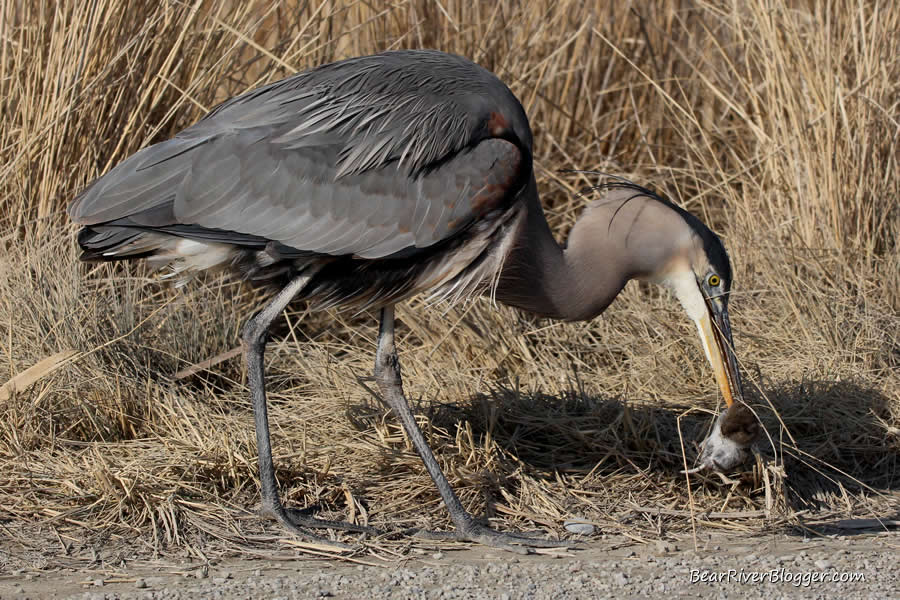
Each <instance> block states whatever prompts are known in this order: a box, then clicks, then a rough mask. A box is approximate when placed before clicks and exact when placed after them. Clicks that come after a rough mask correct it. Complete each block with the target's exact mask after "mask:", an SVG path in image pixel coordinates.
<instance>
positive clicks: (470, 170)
mask: <svg viewBox="0 0 900 600" xmlns="http://www.w3.org/2000/svg"><path fill="white" fill-rule="evenodd" d="M521 111H522V109H521V106H520V105H519V103H518V101H517V100H516V99H515V97H514V96H513V95H512V93H511V92H510V91H509V90H508V89H507V88H506V86H504V85H503V84H502V83H500V82H499V80H497V79H496V77H494V76H493V75H492V74H490V73H489V72H488V71H486V70H484V69H482V68H481V67H478V66H477V65H474V64H473V63H471V62H469V61H466V60H465V59H462V58H459V57H454V56H452V55H446V54H441V53H436V52H421V51H420V52H412V51H408V52H395V53H386V54H382V55H376V56H372V57H361V58H357V59H350V60H347V61H343V62H339V63H333V64H330V65H325V66H322V67H319V68H316V69H312V70H310V71H307V72H304V73H300V74H298V75H296V76H294V77H291V78H288V79H286V80H283V81H280V82H276V83H273V84H270V85H268V86H265V87H263V88H260V89H259V90H254V91H251V92H248V93H246V94H244V95H242V96H238V97H236V98H234V99H232V100H229V101H227V102H226V103H224V104H222V105H221V106H219V107H218V108H216V109H214V110H213V111H212V112H211V113H210V114H209V115H208V116H207V117H205V118H204V119H202V120H201V121H199V122H197V123H196V124H195V125H193V126H191V127H189V128H188V129H186V130H184V131H182V132H181V133H179V134H178V135H177V136H175V137H174V138H172V139H170V140H168V141H165V142H162V143H160V144H156V145H154V146H151V147H148V148H145V149H143V150H141V151H140V152H138V153H136V154H134V155H133V156H131V157H129V158H128V159H126V160H125V161H123V162H122V163H121V164H119V165H117V166H116V167H115V168H113V169H112V170H111V171H110V172H109V173H107V174H106V175H104V176H103V177H101V178H100V179H98V180H97V181H96V182H94V183H93V184H92V185H91V186H90V187H89V188H88V189H87V190H85V191H84V192H83V193H82V194H81V195H80V196H79V197H78V198H76V200H75V201H74V202H73V203H72V204H71V206H70V207H69V214H70V215H71V216H72V218H73V219H74V220H75V221H76V222H79V223H82V224H84V225H96V224H101V223H110V222H112V221H118V222H119V223H120V224H127V226H130V227H141V228H145V229H148V230H156V231H168V232H170V233H174V234H176V235H179V236H183V237H196V238H197V239H204V240H213V241H221V242H223V243H229V244H235V245H242V244H245V245H248V246H259V245H260V244H261V243H265V241H266V240H272V241H274V242H277V243H278V244H280V247H282V248H288V249H292V250H293V251H296V252H298V253H320V254H330V255H346V254H352V255H356V256H359V257H362V258H381V257H386V256H391V255H393V254H396V253H398V252H410V251H416V249H421V248H426V247H429V246H431V245H434V244H435V243H437V242H440V241H442V240H444V239H447V238H448V237H451V236H453V235H455V234H456V233H458V232H459V231H462V230H463V229H465V228H466V227H468V226H469V225H471V224H472V223H473V222H475V221H477V219H479V218H480V217H481V216H483V215H486V214H488V213H490V212H491V211H492V210H494V209H496V208H498V207H500V206H502V205H503V203H504V202H508V201H510V200H511V199H512V198H514V197H515V195H516V193H517V192H518V190H519V189H520V188H521V187H522V186H523V185H524V182H525V181H526V180H527V177H528V176H529V175H530V170H531V133H530V130H529V129H528V123H527V120H526V119H525V116H524V113H523V112H521ZM123 219H124V221H123Z"/></svg>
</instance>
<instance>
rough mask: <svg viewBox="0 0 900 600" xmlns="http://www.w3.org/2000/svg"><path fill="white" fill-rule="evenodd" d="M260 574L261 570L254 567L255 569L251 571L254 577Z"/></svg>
mask: <svg viewBox="0 0 900 600" xmlns="http://www.w3.org/2000/svg"><path fill="white" fill-rule="evenodd" d="M260 575H262V571H261V570H259V569H256V570H255V571H253V576H254V577H259V576H260Z"/></svg>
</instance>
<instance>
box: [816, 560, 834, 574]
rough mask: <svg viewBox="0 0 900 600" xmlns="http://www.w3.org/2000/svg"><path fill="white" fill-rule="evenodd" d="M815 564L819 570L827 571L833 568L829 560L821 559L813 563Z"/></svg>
mask: <svg viewBox="0 0 900 600" xmlns="http://www.w3.org/2000/svg"><path fill="white" fill-rule="evenodd" d="M813 564H815V565H816V567H818V568H819V569H822V570H823V571H824V570H825V569H830V568H831V561H830V560H827V559H824V558H820V559H819V560H817V561H816V562H815V563H813Z"/></svg>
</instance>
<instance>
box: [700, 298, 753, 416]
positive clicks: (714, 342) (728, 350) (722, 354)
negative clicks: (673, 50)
mask: <svg viewBox="0 0 900 600" xmlns="http://www.w3.org/2000/svg"><path fill="white" fill-rule="evenodd" d="M706 308H707V312H706V313H705V314H703V315H702V316H701V317H700V318H699V319H697V329H698V331H699V333H700V340H701V341H702V342H703V350H704V351H705V352H706V358H707V359H709V364H710V365H711V366H712V368H713V373H715V375H716V382H717V383H718V384H719V389H720V390H721V391H722V396H723V397H724V398H725V404H726V405H727V406H728V407H729V408H731V405H732V404H734V402H735V401H736V400H737V401H741V400H743V396H744V394H743V387H742V385H741V373H740V371H739V370H738V364H737V357H735V355H734V343H733V342H732V340H731V322H730V321H729V320H728V308H727V307H726V306H725V305H724V304H723V303H722V302H719V301H718V300H710V299H706Z"/></svg>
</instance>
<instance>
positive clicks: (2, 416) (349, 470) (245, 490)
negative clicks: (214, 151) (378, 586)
mask: <svg viewBox="0 0 900 600" xmlns="http://www.w3.org/2000/svg"><path fill="white" fill-rule="evenodd" d="M606 4H607V3H598V5H596V6H595V5H592V4H591V3H589V2H582V1H581V0H578V1H575V0H546V1H543V0H541V1H535V2H514V1H511V0H510V1H506V0H498V1H496V2H489V3H471V2H457V1H456V0H444V1H441V2H437V1H431V0H429V1H426V0H398V1H397V2H393V3H390V4H387V3H385V4H381V3H378V2H375V3H363V2H358V1H353V0H347V1H346V2H340V1H324V2H321V1H318V0H315V1H313V2H296V1H288V2H284V3H269V2H232V1H230V0H207V1H205V2H195V3H181V2H162V3H137V4H135V3H126V2H122V0H98V1H97V2H94V3H86V2H68V3H65V4H64V5H59V6H54V5H52V4H48V3H45V2H35V1H31V0H20V1H4V2H3V3H2V14H0V19H2V21H0V35H2V39H0V113H2V115H3V128H2V131H0V153H2V161H0V173H2V176H0V246H2V252H3V254H2V256H0V274H2V277H0V315H2V316H0V384H2V383H3V382H5V381H7V380H11V379H13V378H14V377H16V376H20V378H19V379H18V380H17V381H19V382H23V381H25V380H26V379H28V380H34V379H36V383H34V384H33V385H31V386H30V387H28V388H27V389H24V390H17V391H15V392H13V393H8V394H6V395H7V397H6V398H5V399H3V400H0V506H2V507H3V510H2V512H0V529H2V533H0V540H2V543H0V563H2V562H3V561H11V562H13V563H28V562H29V561H31V562H37V563H40V561H45V562H46V561H48V560H49V561H50V562H60V561H64V560H66V559H65V558H64V555H69V556H70V557H71V559H72V560H82V559H84V558H85V557H87V559H90V557H91V552H90V550H91V549H98V550H99V551H102V552H107V551H110V549H116V548H124V549H123V550H122V556H126V555H130V554H131V553H138V554H142V553H143V554H147V553H151V552H164V551H179V552H181V551H184V552H190V553H193V554H195V555H198V554H197V553H206V554H207V555H208V554H209V553H210V552H218V551H232V550H235V549H243V550H244V551H250V549H252V548H261V549H262V548H272V547H274V546H275V545H276V541H277V540H278V536H279V534H280V532H279V531H278V530H277V529H275V528H272V527H271V526H269V525H266V524H264V523H262V522H261V521H259V520H258V519H257V518H256V517H254V516H253V515H252V514H249V513H247V512H244V511H243V510H242V507H248V506H251V507H252V505H253V504H254V503H255V502H256V501H257V498H258V487H257V485H258V483H257V476H256V466H255V457H256V454H255V441H254V439H253V432H252V420H251V415H250V411H249V406H248V403H247V394H246V387H245V384H244V378H243V373H242V367H241V361H240V359H239V358H230V359H227V360H224V361H221V362H219V363H217V364H215V365H212V366H210V367H209V368H207V369H194V371H197V373H196V374H194V375H191V376H188V377H180V378H176V377H175V375H176V374H177V373H179V372H180V371H182V370H183V369H185V368H190V367H191V365H196V364H198V363H201V362H202V361H204V360H207V359H210V358H213V357H216V356H219V355H221V354H222V353H225V352H227V351H229V350H232V349H233V348H234V347H235V346H237V345H238V340H239V336H238V331H239V328H240V326H241V323H242V322H243V320H244V319H245V318H246V316H247V315H248V314H249V312H250V311H251V310H252V307H253V306H254V305H255V304H256V303H258V301H259V298H258V297H257V296H256V295H255V292H253V291H252V290H249V289H247V288H245V287H243V286H241V285H240V284H238V283H235V282H233V281H225V280H220V279H217V278H212V277H211V278H208V279H206V280H203V281H198V282H195V283H194V284H192V285H190V286H188V288H186V289H185V290H183V291H175V290H173V289H171V288H169V287H167V286H166V285H163V284H161V283H160V282H159V280H158V279H157V278H156V276H155V275H153V274H150V273H148V272H147V271H146V270H144V268H142V267H141V266H139V265H138V266H128V265H100V266H96V265H94V266H90V265H81V264H78V263H77V261H76V251H75V248H74V246H75V244H74V240H73V233H74V228H73V227H72V226H71V225H69V224H68V223H67V222H66V219H65V216H64V213H63V209H64V207H65V205H66V203H67V202H68V201H69V200H70V199H71V198H72V197H73V196H74V194H75V193H77V191H78V190H80V189H81V188H82V187H83V186H84V185H85V184H86V183H87V182H88V181H90V180H91V179H92V178H94V177H95V176H97V175H99V174H101V173H103V172H104V171H105V170H106V169H108V168H109V167H110V166H112V165H113V164H115V163H116V162H117V161H119V160H121V159H122V158H124V157H125V156H127V155H128V154H130V153H132V152H134V151H136V150H137V149H139V148H140V147H142V146H144V145H146V144H148V143H150V142H152V141H154V140H159V139H163V138H165V137H167V136H170V135H172V134H173V133H175V132H176V131H178V130H179V129H180V128H183V127H184V126H186V125H188V124H190V123H191V122H192V121H194V120H195V119H197V118H198V117H199V116H200V115H201V114H202V113H203V112H204V110H205V109H208V108H209V107H211V106H213V105H214V104H215V103H217V102H219V101H221V100H223V99H224V98H226V97H228V96H229V95H232V94H235V93H238V92H241V91H243V90H246V89H248V88H250V87H253V86H255V85H257V84H259V83H261V82H265V81H271V80H275V79H278V78H280V77H283V76H285V75H287V74H289V73H291V72H293V71H295V70H299V69H302V68H305V67H307V66H310V65H315V64H319V63H322V62H327V61H330V60H335V59H339V58H342V57H346V56H351V55H358V54H365V53H370V52H374V51H378V50H382V49H386V48H401V47H435V48H440V49H443V50H448V51H452V52H457V53H460V54H463V55H466V56H469V57H471V58H473V59H475V60H477V61H478V62H480V63H482V64H484V65H485V66H487V67H488V68H490V69H492V70H494V71H495V72H496V73H497V74H499V75H500V77H501V78H503V79H504V80H505V81H507V82H508V83H509V84H510V86H511V87H512V89H513V91H514V92H516V94H517V95H518V96H519V97H520V98H521V99H522V101H523V104H524V105H525V107H526V110H527V112H528V114H529V116H530V119H531V123H532V127H533V129H534V131H535V134H536V148H537V151H536V152H537V156H536V168H537V173H538V177H539V185H540V187H541V189H542V190H543V193H544V202H545V206H546V207H547V208H548V218H549V219H550V220H551V224H552V225H553V227H554V228H555V229H556V230H558V231H559V232H560V235H564V234H565V232H566V231H567V230H568V227H569V226H570V225H571V224H572V222H573V221H574V220H575V218H576V217H577V215H578V213H579V211H580V207H581V206H582V203H583V199H579V198H578V197H576V194H575V193H574V192H575V191H577V189H579V188H580V187H581V186H583V185H585V184H586V183H589V181H590V179H589V178H588V177H586V176H582V175H574V174H560V173H559V171H560V170H561V169H599V170H604V171H610V172H614V173H617V174H621V175H624V176H628V177H630V178H633V179H635V180H636V181H638V182H641V183H645V184H649V185H651V186H655V187H656V188H657V189H659V190H660V191H663V192H665V193H667V194H668V195H669V196H670V197H672V198H673V199H674V200H675V201H677V202H679V203H681V204H682V205H684V206H685V207H687V208H688V209H690V210H692V211H694V212H696V213H697V214H698V215H700V216H701V217H702V218H704V219H705V220H706V221H707V222H708V223H710V224H712V225H713V226H714V228H715V229H717V230H718V231H719V232H720V233H721V234H722V235H723V236H724V239H725V240H726V244H727V246H728V248H729V250H730V252H731V256H732V260H733V262H734V263H735V269H736V292H735V295H734V298H733V301H732V304H731V306H732V322H733V324H734V329H735V337H736V341H737V344H738V352H739V357H740V359H741V360H742V362H743V366H744V370H745V374H746V379H747V383H748V387H749V392H750V393H751V395H752V397H753V400H754V407H755V408H756V410H757V411H758V412H759V414H760V416H761V418H762V419H763V421H764V423H765V425H766V429H767V432H768V435H769V439H768V440H767V441H766V442H765V443H764V444H763V447H762V449H761V455H760V457H759V459H758V464H757V465H756V466H755V467H754V468H753V469H752V470H749V471H747V472H746V473H744V474H743V475H742V476H741V477H740V483H739V484H736V485H722V484H720V483H719V482H718V481H717V480H707V479H704V478H697V477H693V478H692V479H691V481H690V484H689V485H688V482H687V481H686V480H685V478H684V476H683V475H680V474H679V473H678V470H679V469H680V468H681V467H682V466H683V458H682V451H683V450H684V451H685V452H686V453H687V456H689V457H690V456H693V454H692V453H693V451H694V449H693V448H692V447H691V445H692V443H693V440H697V439H699V438H700V436H702V434H703V428H704V427H705V426H707V424H708V422H709V415H710V409H714V408H715V406H716V398H715V385H714V383H713V381H712V377H711V373H710V372H709V369H708V368H707V367H706V366H705V364H704V361H703V358H702V354H701V351H700V349H699V346H698V344H697V343H696V341H695V339H694V337H695V336H694V333H693V332H692V331H691V325H690V324H689V323H688V322H687V321H686V319H685V318H684V317H683V315H682V314H681V311H680V309H679V308H678V307H677V306H676V304H675V302H674V301H673V299H672V298H671V297H669V296H668V295H667V294H666V293H664V292H660V291H659V290H656V289H651V288H649V287H641V286H638V285H636V284H632V285H630V286H629V287H628V289H626V291H625V292H624V293H623V294H622V297H621V298H620V299H619V300H617V301H616V303H615V304H614V305H613V307H611V308H610V310H609V311H607V313H606V314H605V315H603V317H601V318H599V319H597V320H596V321H594V322H592V323H577V324H560V323H555V322H548V321H540V320H535V319H532V318H530V317H528V316H525V315H522V314H519V313H517V312H515V311H513V310H510V309H507V308H503V307H501V308H499V309H498V308H495V307H492V306H490V305H489V304H488V303H487V302H486V301H479V302H476V303H474V304H471V305H467V306H463V307H457V308H454V309H452V310H450V311H449V312H447V313H441V312H440V311H436V310H431V309H428V308H426V307H424V306H422V305H421V304H420V302H418V301H412V302H410V303H408V304H407V305H404V306H402V307H400V309H399V318H400V320H401V321H402V325H401V330H400V332H401V335H400V352H401V361H402V362H403V366H404V375H405V379H406V382H407V391H408V392H409V396H410V398H412V399H414V400H415V403H416V404H417V412H418V414H420V415H422V416H421V417H420V418H421V423H422V424H423V425H424V426H425V429H426V432H427V435H428V437H429V438H430V440H431V443H432V447H434V448H435V449H436V452H437V454H438V457H439V460H440V461H441V463H442V465H443V467H444V468H445V469H446V471H447V473H448V476H449V477H450V479H451V481H452V483H453V484H454V485H455V487H456V489H457V490H458V491H459V492H460V495H461V497H462V499H463V501H464V503H465V504H466V505H467V506H469V507H470V508H471V509H472V510H474V511H475V512H476V513H482V514H483V513H486V514H487V515H488V516H490V517H493V518H495V519H496V520H495V522H496V523H497V524H498V525H500V526H502V527H533V526H534V524H539V525H543V526H546V527H547V528H548V529H549V530H552V531H559V530H560V523H561V521H562V520H563V519H565V518H568V517H571V516H580V517H585V518H588V519H593V520H595V521H597V522H598V523H600V524H601V525H602V526H603V528H604V530H605V531H608V532H614V533H624V534H626V535H628V536H630V537H632V538H634V539H636V540H646V539H656V538H658V537H660V536H670V535H678V534H679V533H680V532H686V531H690V528H691V525H692V523H693V524H696V525H697V526H699V527H718V528H727V529H731V530H741V531H750V532H762V531H766V530H767V528H771V527H773V526H783V525H789V526H797V527H801V528H802V527H807V526H809V525H810V523H815V522H817V521H823V520H827V519H829V518H833V517H834V516H835V515H839V516H852V515H860V516H866V517H871V516H891V514H892V512H896V511H897V510H898V508H897V506H898V505H897V502H896V492H897V488H898V485H900V462H898V458H900V392H898V390H900V368H898V367H900V258H898V257H900V251H898V250H900V248H898V239H900V212H898V211H900V209H898V197H900V178H898V164H897V157H898V156H900V152H898V136H900V108H898V102H900V100H898V98H900V93H898V92H900V59H898V57H900V38H898V36H897V35H896V32H897V31H900V5H898V4H897V3H895V2H889V1H868V2H864V1H854V2H851V1H849V0H847V1H841V0H826V1H824V2H817V3H812V2H809V3H807V2H797V3H791V4H790V5H787V4H786V3H785V2H783V1H782V0H751V1H750V2H746V3H731V2H703V1H699V0H698V1H684V2H678V1H677V0H668V1H664V2H654V3H638V4H634V5H629V3H609V5H610V6H607V5H606ZM374 325H375V324H374V319H373V318H372V316H371V315H367V316H363V317H359V318H351V317H349V316H347V315H342V314H336V313H328V314H313V315H306V314H304V313H303V307H296V309H295V310H294V311H293V312H291V313H290V314H289V315H288V318H287V321H286V323H285V324H284V325H283V326H282V329H281V331H280V332H279V334H278V335H276V336H275V340H274V342H273V343H272V344H271V346H270V351H269V353H268V355H267V364H268V369H269V375H270V382H271V383H270V388H271V390H272V393H271V398H270V400H271V404H272V407H271V413H272V414H271V418H272V421H273V427H274V432H273V433H274V436H275V438H276V439H275V452H276V465H277V467H278V469H279V477H280V480H281V482H282V484H283V489H284V492H285V495H286V496H287V498H288V499H289V501H290V502H292V503H295V504H299V505H313V504H318V505H320V507H321V509H322V511H323V512H324V514H325V515H330V516H332V517H340V518H349V519H355V520H359V521H362V522H370V523H373V524H376V525H383V526H395V525H407V524H409V525H412V524H416V525H418V524H425V525H428V526H430V527H445V526H447V525H448V519H447V516H446V514H445V512H444V510H443V508H442V506H441V504H440V501H439V499H438V496H437V494H436V491H435V490H434V488H433V485H432V484H431V482H430V480H429V479H428V477H427V475H426V474H425V472H424V470H423V468H422V467H421V465H420V463H419V460H418V458H417V457H416V456H415V453H414V452H412V450H411V447H410V446H409V444H408V443H407V442H406V440H405V438H404V436H403V434H402V432H401V431H400V429H399V427H398V425H397V424H396V422H395V421H394V420H393V419H392V418H391V417H390V416H389V415H387V414H386V413H385V409H383V408H382V407H381V405H380V404H378V403H377V402H376V401H374V400H373V398H372V397H371V396H370V395H369V394H368V393H367V392H366V390H365V389H364V387H363V386H362V385H360V384H359V383H357V380H356V377H357V376H359V375H364V374H366V373H368V372H369V370H370V368H371V363H372V354H373V348H374V345H373V344H374V337H375V327H374ZM66 351H77V352H78V354H76V355H74V356H72V357H70V358H68V359H66V360H65V361H64V362H62V363H59V362H58V361H56V360H53V361H49V362H46V363H42V366H41V367H39V368H38V369H37V370H32V371H30V372H28V373H25V371H26V369H28V368H30V367H32V366H33V365H36V364H38V363H40V362H41V361H42V360H45V359H47V358H48V357H53V356H55V355H57V354H58V353H61V352H66ZM64 356H65V355H60V356H59V357H60V358H64ZM51 367H55V370H52V372H51V370H50V368H51ZM44 370H46V371H47V372H46V373H44V372H43V371H44ZM38 371H40V372H38ZM9 387H11V386H9ZM9 387H8V388H7V390H8V389H9ZM692 406H698V407H703V410H702V411H698V410H691V409H690V408H689V407H692ZM682 439H683V440H684V447H683V446H682V444H681V442H680V440H682ZM689 490H690V492H691V495H690V501H689V496H688V491H689ZM691 511H693V512H691ZM704 511H716V512H717V513H724V514H704ZM803 511H809V512H803ZM691 514H693V515H694V518H693V519H692V518H690V515H691ZM23 526H24V527H25V528H24V529H23ZM14 531H27V532H28V533H27V534H21V533H13V532H14ZM265 531H267V532H268V534H267V535H264V532H265ZM50 541H52V544H54V546H52V547H50V546H48V542H50ZM126 542H127V544H126ZM282 542H284V540H282ZM404 544H406V542H402V541H401V542H392V543H388V542H378V543H372V544H370V545H369V546H368V547H369V548H372V549H375V548H378V552H379V553H381V554H380V555H381V556H386V555H389V554H390V553H402V552H403V551H404V548H405V547H406V546H405V545H404ZM281 547H282V548H284V546H281ZM287 549H288V550H289V551H291V552H295V551H296V549H295V548H294V547H293V546H288V547H287ZM307 550H308V551H310V552H314V550H309V549H307ZM373 551H374V550H373ZM386 553H387V554H386Z"/></svg>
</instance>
